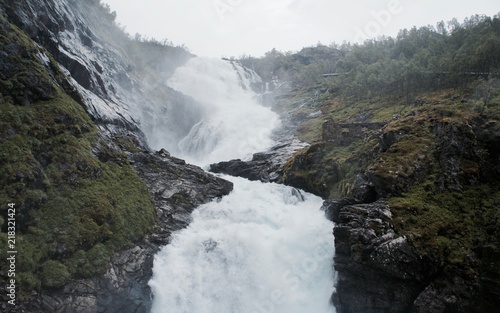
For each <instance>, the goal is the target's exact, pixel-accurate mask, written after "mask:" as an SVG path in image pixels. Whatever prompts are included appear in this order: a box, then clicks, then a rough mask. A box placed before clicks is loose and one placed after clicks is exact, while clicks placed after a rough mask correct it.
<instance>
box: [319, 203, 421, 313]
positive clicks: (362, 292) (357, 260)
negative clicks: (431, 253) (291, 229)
mask: <svg viewBox="0 0 500 313" xmlns="http://www.w3.org/2000/svg"><path fill="white" fill-rule="evenodd" d="M353 202H355V200H354V199H343V200H340V201H332V202H327V203H325V206H324V209H325V210H326V211H327V212H328V216H329V217H331V218H332V219H333V221H334V222H335V223H336V224H337V226H336V227H335V228H334V236H335V258H334V260H335V269H336V270H337V272H338V284H337V291H336V293H335V294H334V295H333V298H332V300H333V302H334V304H335V305H336V307H337V311H338V312H367V313H370V312H374V313H375V312H409V309H410V306H411V303H412V302H413V300H414V299H415V298H416V297H417V295H418V294H419V293H420V292H421V291H422V289H423V288H425V285H426V280H427V279H428V278H427V274H425V273H426V272H425V271H424V267H425V264H424V263H423V262H422V260H421V259H420V258H419V257H418V256H417V254H416V253H415V252H414V250H413V248H412V246H411V245H410V244H409V243H408V240H407V239H406V237H401V236H398V235H397V234H396V233H395V232H394V230H393V227H392V225H391V220H392V213H391V211H390V209H389V206H388V205H387V203H386V202H385V201H383V200H379V201H376V202H374V203H371V204H352V203H353Z"/></svg>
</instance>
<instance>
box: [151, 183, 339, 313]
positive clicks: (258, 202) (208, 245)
mask: <svg viewBox="0 0 500 313" xmlns="http://www.w3.org/2000/svg"><path fill="white" fill-rule="evenodd" d="M225 178H226V179H229V180H231V181H232V182H233V183H234V184H235V189H234V191H233V192H232V193H231V194H230V195H229V196H226V197H224V198H223V199H222V200H221V201H219V202H212V203H209V204H206V205H202V206H201V207H199V208H198V209H197V210H195V211H194V212H193V214H192V215H193V221H192V222H191V224H190V225H189V226H188V227H187V228H186V229H183V230H181V231H179V232H178V233H176V234H175V236H174V237H173V239H172V242H171V243H170V244H169V245H167V246H165V247H164V248H163V250H161V251H160V252H159V253H158V255H157V256H156V258H155V265H154V276H153V279H152V280H151V281H150V286H151V288H152V290H153V293H154V299H155V301H154V304H153V310H152V313H167V312H173V313H174V312H175V313H180V312H186V313H187V312H189V313H214V312H220V313H271V312H286V313H304V312H314V313H326V312H334V309H333V307H332V306H331V305H330V304H329V299H330V296H331V294H332V291H333V273H332V268H333V264H332V262H333V242H332V234H331V229H332V227H333V225H332V223H331V222H329V221H328V220H326V219H325V217H324V214H323V212H321V211H320V210H319V207H321V203H322V199H321V198H319V197H316V196H314V195H311V194H307V193H302V194H303V196H304V198H305V199H304V201H301V200H300V197H298V194H297V193H296V192H293V189H292V188H290V187H287V186H282V185H277V184H263V183H260V182H251V181H247V180H245V179H242V178H235V177H225Z"/></svg>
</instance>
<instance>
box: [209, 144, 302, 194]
mask: <svg viewBox="0 0 500 313" xmlns="http://www.w3.org/2000/svg"><path fill="white" fill-rule="evenodd" d="M306 145H307V144H305V143H302V142H300V141H298V140H297V139H292V140H290V141H288V142H284V143H281V144H278V145H276V146H274V147H272V148H271V149H270V150H269V151H267V152H259V153H255V154H254V155H253V156H252V160H250V161H242V160H240V159H237V160H230V161H224V162H219V163H215V164H211V165H210V171H211V172H213V173H222V174H227V175H231V176H238V177H244V178H247V179H249V180H258V181H262V182H277V183H282V182H283V166H284V164H285V162H286V161H287V160H288V158H290V157H291V156H292V154H293V153H294V152H295V151H297V150H298V149H300V148H302V147H304V146H306ZM296 187H299V188H300V186H296Z"/></svg>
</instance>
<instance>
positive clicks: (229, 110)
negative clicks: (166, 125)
mask: <svg viewBox="0 0 500 313" xmlns="http://www.w3.org/2000/svg"><path fill="white" fill-rule="evenodd" d="M255 75H256V74H254V73H252V72H250V71H249V70H247V71H245V70H243V67H242V66H241V65H239V64H237V63H235V62H229V61H225V60H220V59H209V58H192V59H191V60H189V61H188V62H187V64H186V65H185V66H183V67H180V68H178V69H177V70H176V71H175V73H174V75H173V76H172V77H171V78H170V79H169V80H168V81H167V85H169V86H170V87H172V88H174V89H176V90H178V91H180V92H182V93H184V94H186V95H189V96H191V97H192V98H194V99H195V100H196V101H197V102H199V103H201V104H202V105H203V108H204V112H203V117H202V119H201V121H200V122H198V123H197V124H196V125H194V126H193V127H192V128H191V131H190V132H189V134H188V135H187V136H186V137H185V138H184V139H182V140H181V141H180V142H179V145H178V151H179V156H180V157H182V158H184V159H186V160H187V161H188V162H191V163H194V164H198V165H202V166H203V165H206V164H209V163H214V162H220V161H227V160H230V159H236V158H240V159H249V158H251V156H252V154H253V153H255V152H258V151H265V150H267V149H269V148H270V147H271V146H272V145H273V143H274V142H273V140H271V133H272V131H273V130H274V129H275V128H276V127H278V126H279V125H280V120H279V117H278V115H277V114H276V113H274V112H273V111H271V109H269V108H266V107H263V106H261V105H260V104H259V102H258V100H257V95H256V94H255V93H254V92H253V91H252V89H251V84H252V82H254V80H255Z"/></svg>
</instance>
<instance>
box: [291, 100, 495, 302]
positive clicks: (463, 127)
mask: <svg viewBox="0 0 500 313" xmlns="http://www.w3.org/2000/svg"><path fill="white" fill-rule="evenodd" d="M423 97H424V98H427V100H426V101H423V103H419V104H418V105H417V106H415V107H413V108H408V109H407V110H408V111H410V113H409V114H407V115H405V116H401V117H397V118H394V119H393V120H392V121H389V122H387V123H385V125H384V126H383V127H382V125H379V126H380V128H379V129H378V130H368V129H367V130H365V131H364V132H362V133H359V132H354V133H353V134H352V136H350V132H349V131H348V130H349V129H350V128H354V129H357V128H360V127H362V126H363V125H364V124H359V123H351V124H345V123H344V124H340V125H342V126H343V128H345V129H346V131H345V132H344V133H343V134H342V133H340V134H339V133H335V134H333V135H332V134H331V129H332V127H324V128H323V129H324V130H325V129H326V130H327V131H326V132H325V133H324V134H323V137H322V138H323V139H324V140H326V141H321V142H317V143H314V144H312V145H311V146H309V147H307V148H305V149H303V150H302V151H299V152H298V153H297V154H296V155H295V156H294V157H293V158H292V159H290V160H289V161H288V163H287V164H286V166H285V171H284V181H285V183H288V184H291V185H294V186H298V187H301V188H304V189H306V190H309V191H312V192H315V193H317V194H321V195H323V196H324V197H331V198H333V199H335V198H337V199H339V198H340V197H339V196H338V195H344V197H346V196H347V197H346V198H343V199H340V200H329V201H327V202H325V206H324V209H325V211H326V213H327V216H329V218H331V219H332V220H333V221H334V222H335V223H336V226H335V228H334V235H335V248H336V255H335V268H336V270H337V271H338V278H339V280H338V285H337V291H336V293H335V294H334V295H333V301H334V303H336V305H337V309H338V311H339V312H490V311H492V310H494V308H495V307H497V306H498V305H499V303H500V293H499V289H498V286H499V285H500V281H499V280H498V277H499V272H498V268H500V267H499V265H500V264H499V260H500V258H499V250H498V243H499V239H500V233H499V232H498V229H500V227H499V226H500V224H499V222H500V216H499V211H498V208H499V205H500V202H499V200H500V198H499V195H500V189H499V188H498V186H499V181H498V177H499V176H498V174H499V171H500V168H499V167H498V165H499V162H498V160H499V157H500V154H499V150H498V148H497V147H498V145H499V144H500V131H499V125H500V124H499V116H498V111H497V110H490V111H489V112H488V113H487V114H484V113H483V114H481V113H480V112H477V111H473V110H471V104H470V103H468V102H466V101H464V100H463V101H458V100H450V98H452V99H456V98H454V97H450V95H449V94H447V93H446V92H441V93H440V92H438V93H435V94H430V95H426V96H423ZM430 99H432V101H431V100H430ZM459 99H460V98H459ZM327 123H331V122H327ZM356 127H357V128H356ZM360 134H361V135H360ZM349 136H350V137H349Z"/></svg>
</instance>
